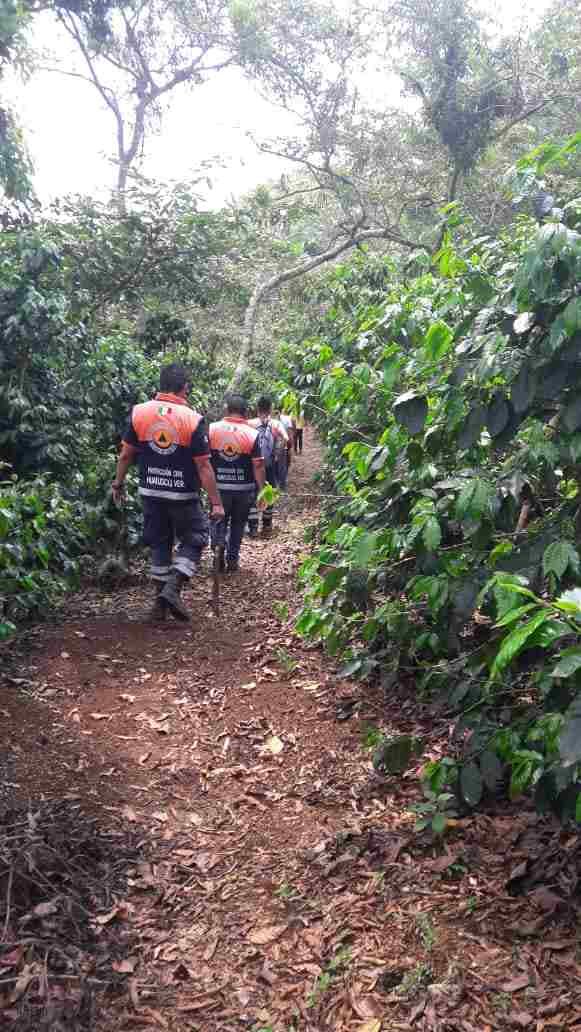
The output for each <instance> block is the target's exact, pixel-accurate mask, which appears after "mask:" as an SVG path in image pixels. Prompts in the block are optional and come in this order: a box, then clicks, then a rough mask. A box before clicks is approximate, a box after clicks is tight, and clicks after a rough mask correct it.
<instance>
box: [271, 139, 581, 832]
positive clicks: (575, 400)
mask: <svg viewBox="0 0 581 1032" xmlns="http://www.w3.org/2000/svg"><path fill="white" fill-rule="evenodd" d="M578 147H579V140H578V139H577V138H575V139H573V140H572V141H570V142H569V144H568V145H567V146H566V147H563V148H559V147H544V148H542V149H541V150H540V151H539V152H537V153H536V154H534V155H532V156H531V158H530V159H527V160H525V161H523V162H521V164H520V165H519V167H518V170H517V180H518V185H519V188H520V189H521V190H522V191H525V192H530V191H533V192H534V191H536V190H538V189H539V187H540V186H541V185H543V184H544V181H542V182H541V181H540V176H541V175H543V174H545V173H546V172H547V170H549V171H550V170H551V169H552V168H555V167H557V166H558V167H562V166H563V163H566V162H567V161H568V160H569V159H570V158H571V157H572V158H573V159H574V155H575V153H576V152H577V149H578ZM575 185H576V184H573V183H571V182H570V184H569V186H570V188H572V189H571V193H572V194H573V199H572V200H569V202H568V203H567V204H565V205H563V207H560V208H557V207H553V208H552V210H551V213H550V215H549V216H548V217H547V219H546V220H545V221H544V222H543V223H542V224H540V225H537V224H536V223H535V222H534V220H533V219H531V218H530V216H528V215H524V214H523V215H521V216H519V217H518V218H517V221H516V222H515V224H514V225H513V226H512V227H511V231H510V233H506V234H501V235H500V237H483V236H480V237H479V238H477V239H473V238H471V234H470V226H469V224H467V223H466V222H464V221H463V220H462V215H461V212H460V211H459V210H458V209H457V208H456V207H451V208H450V209H449V211H448V224H447V229H446V232H445V234H444V238H443V244H442V247H441V248H440V250H439V251H438V253H437V254H435V255H434V256H433V258H427V257H425V256H423V255H420V256H418V257H415V258H413V259H412V260H410V261H409V262H408V263H407V266H404V267H397V266H396V265H395V264H394V263H392V262H389V261H385V260H383V259H374V258H372V257H370V256H358V257H357V258H356V259H355V260H353V261H351V262H349V263H346V264H345V265H342V266H338V267H336V268H335V269H334V271H333V273H332V275H331V276H330V277H329V278H328V280H327V281H325V282H323V283H321V284H319V287H318V292H317V294H316V296H315V297H314V298H313V302H314V303H313V306H312V307H313V309H314V310H315V311H316V310H317V309H319V311H318V313H317V321H316V323H315V325H313V324H311V326H310V333H309V334H308V336H307V337H306V338H303V339H302V340H301V341H300V343H297V342H293V343H292V345H291V344H289V345H288V346H286V347H285V348H284V349H283V354H282V363H283V370H284V379H285V382H286V383H287V385H289V386H290V388H291V390H290V392H289V396H290V398H294V397H296V395H300V396H301V397H302V399H303V401H304V403H305V404H306V406H307V409H308V411H309V412H310V415H311V418H312V419H313V420H314V421H315V422H316V423H317V424H318V425H319V427H320V429H321V432H322V434H323V435H324V438H325V441H326V445H327V449H328V462H327V466H326V469H325V474H324V478H325V485H326V492H327V493H328V494H329V495H330V496H331V498H332V501H331V503H330V505H329V507H328V510H327V515H326V516H325V518H324V520H323V524H322V526H321V528H320V542H319V545H318V547H317V548H316V550H315V552H314V554H313V556H312V557H311V558H309V559H308V560H307V561H306V562H305V563H304V565H303V568H302V579H303V581H304V583H305V586H306V591H307V601H306V605H305V608H304V610H303V613H302V615H301V617H300V619H299V621H298V629H299V631H300V632H301V633H302V634H305V635H311V636H316V637H319V638H321V639H322V640H323V641H324V643H325V645H326V648H327V649H328V651H329V652H330V654H331V655H333V656H337V657H341V658H342V659H343V660H344V664H345V665H344V673H345V675H359V676H369V675H373V676H376V675H379V676H380V677H381V679H382V681H383V683H384V685H385V686H386V687H389V686H390V685H392V684H395V683H396V682H398V681H400V680H401V679H402V678H403V679H404V680H405V679H406V678H410V677H411V678H412V680H413V682H414V683H415V685H416V687H417V690H418V691H420V692H421V693H423V694H432V693H433V694H441V695H442V698H443V705H444V706H445V707H447V708H448V709H449V711H450V712H453V713H456V714H457V715H458V720H457V722H456V726H455V737H454V741H455V743H456V752H455V754H454V760H455V761H457V762H454V763H447V764H444V765H443V764H442V763H437V764H429V765H428V768H427V777H428V779H429V787H430V790H431V791H432V792H441V791H442V789H443V787H444V786H445V784H446V783H447V782H450V781H454V780H456V779H459V789H458V790H459V792H460V794H461V795H462V797H463V800H464V802H465V803H468V804H470V805H475V804H476V803H478V802H479V801H480V798H481V796H482V794H483V792H484V791H485V790H488V791H495V790H496V788H497V783H499V782H501V781H502V779H503V778H504V777H505V776H508V778H509V781H510V791H511V793H512V794H513V795H516V794H518V793H519V792H521V791H523V790H525V789H526V788H530V787H533V786H534V787H535V788H536V792H537V797H538V800H539V804H540V805H542V806H546V805H549V803H555V805H557V806H558V807H560V808H561V809H563V808H565V809H567V808H568V809H567V812H570V809H571V806H572V807H573V812H574V810H575V804H576V799H577V795H578V791H577V787H576V782H577V764H578V762H579V761H581V737H579V736H578V735H577V733H576V732H577V730H578V727H579V717H578V704H577V702H576V689H577V685H578V684H579V686H581V681H579V682H578V680H577V679H578V676H579V675H578V671H579V669H580V666H579V664H578V655H579V642H580V640H581V639H580V632H581V608H579V606H578V604H577V603H578V601H579V598H578V597H577V594H574V595H571V594H570V593H569V594H567V592H565V594H563V591H564V589H568V588H571V587H572V586H573V585H575V584H576V583H578V580H579V576H580V558H579V535H580V528H581V507H580V503H581V495H580V489H581V464H580V462H579V460H580V457H581V400H580V399H581V395H580V393H579V390H580V387H579V382H580V373H581V347H580V344H581V301H580V299H579V297H578V283H579V279H580V272H581V233H580V223H581V209H580V207H579V204H578V202H577V200H576V199H575V192H574V190H575ZM321 302H324V304H323V306H322V307H324V310H325V311H324V314H321V311H320V309H321ZM313 330H314V331H315V332H313ZM408 753H409V755H408V758H409V756H411V752H410V751H409V750H408ZM572 786H573V788H572ZM571 800H572V802H571Z"/></svg>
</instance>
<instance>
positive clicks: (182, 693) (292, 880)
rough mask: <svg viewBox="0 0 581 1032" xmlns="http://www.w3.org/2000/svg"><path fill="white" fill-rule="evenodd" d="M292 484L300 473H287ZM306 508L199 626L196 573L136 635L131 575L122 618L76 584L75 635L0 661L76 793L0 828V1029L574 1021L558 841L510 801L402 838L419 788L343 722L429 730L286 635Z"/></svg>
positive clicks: (574, 848)
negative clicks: (188, 607) (15, 662)
mask: <svg viewBox="0 0 581 1032" xmlns="http://www.w3.org/2000/svg"><path fill="white" fill-rule="evenodd" d="M311 460H312V461H315V460H316V456H315V454H314V452H313V454H312V456H311ZM293 476H294V477H295V483H296V484H298V485H299V486H300V485H302V489H303V490H304V491H305V492H308V491H309V490H311V489H310V487H309V486H308V484H307V482H306V476H307V471H306V470H305V468H304V467H303V468H301V466H300V464H298V465H297V467H296V468H295V471H294V473H293ZM291 505H292V500H291ZM310 519H312V512H308V513H306V514H305V512H303V511H300V510H296V511H294V510H293V509H292V507H291V508H290V510H289V514H288V519H287V521H286V522H284V520H281V523H280V527H279V532H278V536H277V535H275V536H273V538H272V539H271V540H269V541H268V542H267V541H258V542H253V543H252V544H251V545H247V544H245V546H244V549H245V550H246V551H245V553H244V554H243V565H245V564H246V565H247V568H249V567H250V565H251V564H252V567H253V569H255V570H256V579H254V578H253V577H252V576H251V575H250V574H247V573H243V574H241V576H240V577H239V578H232V579H231V580H228V581H225V582H224V587H223V592H222V615H221V616H220V618H219V619H217V620H216V619H213V620H206V614H205V610H204V602H203V599H202V601H200V596H201V595H203V592H204V590H205V587H204V582H203V581H202V582H201V584H200V583H198V584H197V585H196V591H195V593H194V592H192V593H191V595H190V597H191V602H192V606H193V607H196V614H197V616H198V617H199V619H198V620H196V621H194V622H193V625H192V627H191V628H183V627H181V626H179V625H177V624H173V623H172V624H170V625H168V627H165V628H164V629H163V630H152V629H151V628H149V627H146V626H145V625H144V624H143V623H142V622H141V612H142V609H143V607H144V605H146V604H147V603H148V602H149V594H148V590H149V589H148V588H146V587H144V585H143V584H142V583H138V584H137V585H136V586H134V587H131V588H129V589H128V591H127V593H126V594H124V595H123V596H122V599H123V606H126V608H127V611H128V612H129V618H128V619H127V620H126V621H125V622H124V620H123V619H120V618H119V612H120V605H119V603H120V599H119V597H118V596H117V597H114V596H109V597H108V596H105V595H103V594H102V593H101V594H99V593H96V592H93V593H92V594H91V593H90V592H88V593H87V594H86V596H81V597H80V598H78V599H77V600H76V602H75V611H74V612H73V611H72V610H71V614H70V620H71V627H68V626H66V625H65V627H64V629H63V630H62V631H58V632H57V631H54V630H52V631H47V632H46V637H45V638H43V639H42V641H40V642H39V649H38V650H37V651H36V652H35V653H34V657H33V658H34V664H33V665H35V670H33V671H32V670H31V671H26V670H22V669H20V667H18V668H17V669H13V670H12V673H11V677H12V680H11V682H10V685H11V688H10V691H14V690H15V689H17V690H18V691H23V692H25V691H32V690H33V689H31V688H30V686H31V685H37V686H39V687H38V688H37V689H35V690H37V691H38V692H40V694H41V695H42V694H43V693H45V692H46V691H47V690H49V691H55V692H56V694H54V695H53V696H51V700H52V701H51V703H50V705H51V707H52V708H51V709H50V711H49V712H50V719H51V720H53V718H54V727H55V728H57V729H58V726H59V725H60V726H61V727H63V728H65V729H66V732H65V733H66V736H68V738H69V743H68V744H67V743H65V747H64V748H61V746H60V745H59V751H60V754H61V756H62V762H63V764H64V767H63V779H62V781H61V782H60V784H61V785H64V786H65V787H64V788H63V789H62V792H63V794H68V793H70V794H71V795H72V796H74V797H75V799H78V800H79V801H78V802H73V801H72V800H71V799H69V800H68V802H67V803H66V806H67V807H68V808H67V809H66V811H63V812H62V814H61V816H59V812H60V811H58V805H64V804H58V805H57V811H55V810H50V807H49V811H50V814H52V816H51V817H50V820H49V825H50V829H52V830H49V827H46V828H45V825H44V824H43V823H42V821H40V822H37V823H36V826H35V827H36V831H35V835H36V836H37V838H39V840H42V841H44V840H45V839H46V837H47V836H48V839H47V841H48V844H49V851H48V853H43V852H40V853H39V852H38V851H37V849H38V848H40V846H38V847H37V846H35V847H34V849H33V850H32V852H31V848H32V847H30V848H28V847H27V850H25V853H22V854H18V856H19V857H20V859H19V860H18V862H16V861H15V858H14V852H13V851H11V850H12V846H11V845H10V840H11V839H10V837H11V835H13V831H14V821H15V820H17V818H15V817H14V816H13V817H9V816H7V817H5V818H4V819H3V821H4V822H3V823H1V822H0V932H1V931H2V929H3V928H4V926H6V929H5V934H4V936H3V938H2V941H0V1013H1V1017H0V1024H2V1028H3V1027H4V1024H6V1027H7V1029H8V1032H12V1030H14V1032H37V1030H38V1029H39V1028H41V1027H42V1025H41V1016H42V1015H44V1013H45V1009H46V1007H47V1006H48V1004H49V1003H50V1006H52V1007H53V1011H54V1019H55V1022H60V1026H61V1027H63V1028H67V1029H71V1030H72V1029H75V1032H77V1030H78V1032H85V1030H86V1032H89V1030H90V1032H111V1030H112V1029H120V1030H121V1029H125V1028H127V1029H131V1028H135V1029H136V1032H143V1030H144V1029H147V1028H160V1029H168V1030H171V1032H173V1030H174V1029H175V1030H177V1029H179V1030H180V1032H202V1030H203V1032H240V1030H241V1029H242V1028H245V1029H249V1030H250V1029H252V1030H253V1032H254V1030H256V1029H273V1030H274V1032H287V1029H289V1028H290V1027H292V1028H296V1029H297V1032H396V1030H402V1032H497V1030H503V1029H508V1030H509V1029H519V1028H523V1029H531V1032H564V1030H565V1029H569V1028H570V1029H571V1030H573V1029H574V1028H575V1027H576V1026H577V1025H579V1023H580V1021H581V1008H580V1007H579V1006H578V1004H577V1000H578V998H579V989H580V988H581V965H580V963H579V954H578V934H577V922H578V917H579V903H578V900H579V898H581V884H580V881H579V879H580V874H579V872H581V849H580V847H579V843H578V839H577V836H576V835H572V834H571V833H570V832H567V831H563V830H562V829H560V828H559V827H558V826H557V825H556V824H555V823H553V822H552V821H550V820H548V819H542V820H539V819H538V818H536V817H535V816H534V815H533V814H531V813H528V812H526V810H523V809H522V807H521V808H517V807H515V806H511V805H510V804H506V803H499V804H498V805H495V806H492V805H491V806H490V807H489V811H488V812H486V813H478V814H476V815H474V816H467V817H465V818H459V819H458V820H457V821H456V822H455V824H454V826H453V827H452V829H451V833H450V835H449V837H448V840H447V843H446V844H445V845H444V846H442V845H440V844H438V843H434V842H433V841H432V840H431V839H430V838H429V836H427V835H424V836H417V835H414V833H413V830H412V828H413V818H412V817H411V815H410V814H409V809H408V808H409V806H410V804H411V803H412V802H414V801H417V796H418V789H417V783H416V782H415V781H414V779H413V778H412V777H406V778H400V779H397V778H392V779H377V778H375V777H374V775H373V773H372V770H371V767H370V764H369V756H368V753H367V752H366V751H365V749H364V747H363V745H362V731H363V729H364V726H365V724H367V723H371V724H376V725H379V726H381V727H382V728H385V729H386V730H389V731H390V732H393V733H395V734H397V733H400V732H401V733H406V734H416V735H418V736H419V737H427V738H429V740H430V745H431V747H432V746H433V748H434V750H435V751H436V752H437V750H438V749H439V748H440V747H442V748H444V747H446V746H447V735H448V730H449V729H448V725H447V723H446V721H445V720H441V721H440V720H439V718H438V717H437V715H436V716H435V715H434V713H433V712H432V711H430V710H429V708H428V707H427V706H426V707H425V709H424V710H422V709H421V707H420V706H419V704H418V699H417V696H416V695H415V694H414V692H413V686H412V690H411V691H409V692H406V686H405V685H403V686H401V691H400V692H399V693H396V691H395V688H394V687H393V686H392V687H390V690H389V692H385V691H384V690H383V689H382V688H381V686H377V687H373V686H371V687H369V688H367V689H366V690H365V691H364V692H363V691H362V690H361V688H360V686H358V685H347V684H345V683H343V682H340V681H338V680H337V678H336V675H335V672H334V670H333V668H332V667H331V666H330V665H329V662H328V661H327V660H325V659H324V657H322V656H321V654H320V652H319V651H318V650H317V649H316V648H312V647H309V646H307V645H306V644H305V642H303V641H300V640H299V639H297V638H295V637H294V636H293V634H292V630H291V627H292V613H293V611H294V609H296V606H297V604H298V599H297V598H296V592H295V582H294V571H295V569H296V565H297V562H298V560H299V557H300V554H301V552H302V550H303V547H304V546H303V540H304V529H305V524H306V523H307V522H308V521H309V520H310ZM257 583H260V594H259V596H257V592H256V584H257ZM207 587H208V590H209V583H208V585H207ZM283 602H284V604H285V605H287V606H288V607H289V611H290V616H289V618H288V619H287V618H286V617H284V618H282V619H281V617H280V616H279V615H277V613H276V612H275V608H274V606H275V604H276V603H279V604H280V603H283ZM83 606H85V609H84V610H83V611H82V612H81V616H79V610H82V607H83ZM277 608H278V609H279V610H280V608H281V607H280V605H278V607H277ZM83 614H84V615H83ZM81 617H82V619H83V623H82V627H83V630H79V629H78V627H76V626H74V625H75V622H77V623H78V621H79V620H80V619H81ZM51 634H52V635H53V636H55V637H54V645H51V644H50V643H51V641H52V639H51V638H50V635H51ZM79 639H80V640H79ZM88 641H90V643H91V644H90V645H88V643H87V642H88ZM43 643H44V644H43ZM282 648H284V650H285V653H286V654H287V663H286V666H288V667H289V671H290V667H291V661H292V667H293V668H292V671H290V672H285V670H282V669H281V663H280V649H282ZM20 665H22V663H20ZM27 673H30V676H23V675H25V674H27ZM14 675H16V676H14ZM17 682H18V683H17ZM55 684H56V685H57V686H59V690H60V694H58V692H57V691H56V689H54V688H53V687H52V686H54V685H55ZM43 686H44V687H43ZM49 686H50V687H49ZM87 686H88V687H87ZM4 705H6V706H7V707H9V708H10V701H9V697H8V696H7V701H6V703H5V704H4V702H3V706H4ZM6 712H7V713H8V712H9V711H8V710H6ZM46 712H47V711H46V710H45V711H44V713H45V714H46ZM3 719H7V718H3ZM46 726H48V727H49V728H51V727H52V726H53V725H52V724H50V723H49V724H48V725H46ZM46 726H45V724H40V725H39V727H40V728H41V729H42V731H43V733H45V732H46ZM0 730H1V727H0ZM52 733H53V732H52V731H50V734H52ZM55 733H56V732H55ZM49 737H50V735H49ZM22 754H23V755H25V754H26V750H25V749H23V751H22ZM45 762H46V761H45ZM55 774H58V769H55ZM14 780H15V782H17V780H21V781H22V783H23V786H24V789H23V790H24V791H26V781H25V779H22V778H18V779H17V778H16V777H15V779H14ZM81 803H82V805H81ZM85 804H88V805H89V808H90V807H91V806H92V807H93V810H91V811H90V812H91V813H92V814H93V816H92V817H89V816H87V813H86V812H85V809H84V806H85ZM19 812H20V817H19V818H18V819H20V820H22V822H23V825H22V827H23V828H26V829H28V825H27V822H28V820H29V817H28V816H27V814H28V811H27V809H26V807H25V808H24V809H23V810H20V811H19ZM31 812H32V814H33V818H34V813H35V812H36V811H35V810H34V809H33V810H32V811H31ZM95 812H97V813H98V816H97V817H95ZM55 814H56V816H55ZM65 814H66V816H65ZM11 822H12V823H11ZM51 822H52V823H51ZM59 829H60V832H59ZM83 829H84V832H83V834H81V833H80V832H81V831H82V830H83ZM41 831H42V834H41ZM57 833H58V834H57ZM26 834H27V835H30V831H29V830H26ZM55 834H57V838H56V839H55V838H54V835H55ZM2 835H4V838H2ZM35 835H33V839H34V841H35V842H36V840H37V838H35ZM59 835H60V837H59ZM43 836H44V838H43ZM27 841H28V839H27ZM25 854H26V856H25ZM31 857H32V866H31V862H30V858H31ZM55 857H57V858H58V857H60V858H61V860H62V861H63V863H62V865H61V867H60V868H59V865H58V862H57V860H55ZM18 864H20V865H21V866H20V867H18ZM75 865H77V866H75ZM20 870H21V871H22V872H23V874H26V878H25V877H21V876H20V875H19V873H18V872H19V871H20ZM11 871H13V872H14V873H13V874H12V875H11V874H10V872H11ZM10 878H12V881H11V884H10V891H8V888H9V880H10ZM27 878H28V879H30V878H32V880H33V883H34V887H31V884H30V881H29V880H28V881H27ZM35 879H36V881H35ZM7 901H8V904H9V906H8V907H7V905H6V903H7ZM8 910H9V912H8ZM29 939H32V940H34V943H33V945H29V942H28V940H29ZM23 943H24V944H23ZM47 944H50V950H49V949H48V945H47ZM53 946H56V949H54V951H53ZM47 951H48V952H47ZM51 951H53V952H51ZM59 951H60V952H59ZM59 958H60V959H59ZM59 964H60V965H61V967H60V968H59V966H58V965H59ZM47 985H48V990H47ZM95 1000H97V1001H98V1005H97V1006H95ZM26 1015H28V1019H29V1021H28V1025H26V1024H23V1021H25V1020H27V1019H26V1017H25V1016H26ZM42 1020H44V1018H43V1019H42ZM19 1022H20V1024H18V1023H19ZM57 1027H59V1026H58V1025H55V1028H57Z"/></svg>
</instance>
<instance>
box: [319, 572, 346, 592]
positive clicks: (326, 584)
mask: <svg viewBox="0 0 581 1032" xmlns="http://www.w3.org/2000/svg"><path fill="white" fill-rule="evenodd" d="M344 576H345V570H344V569H343V568H342V567H338V568H337V569H335V570H329V573H328V574H327V575H326V576H325V579H324V581H323V584H322V587H321V591H320V594H321V597H322V598H328V597H329V595H331V594H332V593H333V592H334V591H335V589H336V588H338V586H339V584H340V583H341V581H342V580H343V577H344Z"/></svg>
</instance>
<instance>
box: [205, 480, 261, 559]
mask: <svg viewBox="0 0 581 1032" xmlns="http://www.w3.org/2000/svg"><path fill="white" fill-rule="evenodd" d="M220 498H221V499H222V505H223V506H224V512H225V514H226V515H225V517H224V519H223V520H213V521H212V524H211V534H212V546H213V547H215V546H216V545H225V547H226V558H227V560H228V562H229V563H237V562H238V558H239V556H240V546H241V544H242V538H243V537H244V527H245V526H246V521H247V519H248V514H249V512H250V507H251V505H252V503H253V501H254V498H255V493H254V491H253V490H251V491H220Z"/></svg>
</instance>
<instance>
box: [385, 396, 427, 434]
mask: <svg viewBox="0 0 581 1032" xmlns="http://www.w3.org/2000/svg"><path fill="white" fill-rule="evenodd" d="M393 414H394V417H395V419H396V422H398V423H399V424H400V426H403V427H405V429H406V430H407V431H408V432H409V433H410V434H419V433H421V431H422V430H423V429H424V424H425V422H426V419H427V417H428V403H427V401H426V399H425V398H424V397H422V396H421V395H419V394H416V393H415V391H407V392H406V393H405V394H400V395H399V397H398V398H396V400H395V402H394V404H393Z"/></svg>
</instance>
